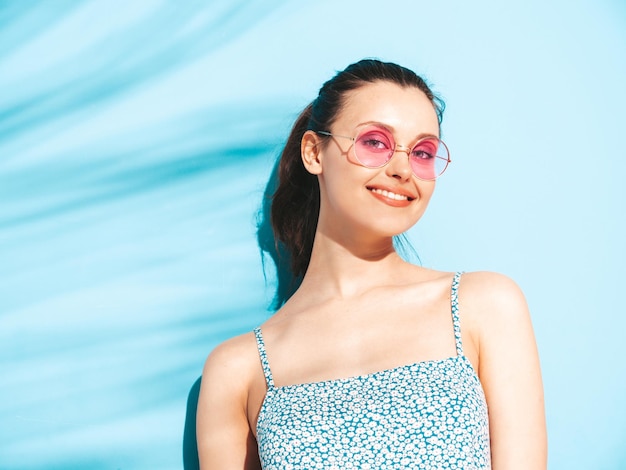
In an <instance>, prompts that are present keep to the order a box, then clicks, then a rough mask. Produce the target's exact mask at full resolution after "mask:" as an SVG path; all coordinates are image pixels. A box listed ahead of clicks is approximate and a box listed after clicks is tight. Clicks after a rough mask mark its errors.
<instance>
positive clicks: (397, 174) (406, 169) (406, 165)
mask: <svg viewBox="0 0 626 470" xmlns="http://www.w3.org/2000/svg"><path fill="white" fill-rule="evenodd" d="M403 153H404V154H406V157H405V155H402V154H403ZM410 154H411V149H410V148H408V147H403V146H401V145H396V148H395V149H394V151H393V155H392V156H391V160H389V163H388V164H387V174H388V175H389V176H391V177H393V178H397V179H400V180H403V181H405V180H408V179H410V178H411V175H412V174H413V169H412V168H411V164H410V162H409V158H410V157H409V155H410Z"/></svg>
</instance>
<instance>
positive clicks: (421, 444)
mask: <svg viewBox="0 0 626 470" xmlns="http://www.w3.org/2000/svg"><path fill="white" fill-rule="evenodd" d="M460 277H461V273H457V274H456V275H455V276H454V279H453V281H452V291H451V306H452V320H453V325H454V336H455V342H456V356H454V357H450V358H447V359H442V360H436V361H425V362H418V363H415V364H409V365H406V366H400V367H395V368H393V369H387V370H383V371H380V372H374V373H371V374H366V375H361V376H357V377H350V378H345V379H337V380H327V381H323V382H313V383H304V384H297V385H286V386H284V387H276V386H274V380H273V378H272V372H271V370H270V366H269V362H268V360H267V354H266V352H265V345H264V343H263V336H262V334H261V329H260V328H256V329H255V330H254V333H255V335H256V341H257V346H258V349H259V355H260V358H261V364H262V366H263V372H264V374H265V379H266V382H267V393H266V396H265V399H264V401H263V405H262V406H261V410H260V413H259V417H258V422H257V441H258V449H259V457H260V460H261V465H262V467H263V469H266V470H267V469H281V470H296V469H307V470H309V469H318V468H319V469H338V470H339V469H341V470H344V469H376V470H379V469H380V470H384V469H405V468H406V469H425V470H426V469H463V470H471V469H488V468H491V463H490V448H489V425H488V416H487V404H486V402H485V396H484V393H483V389H482V386H481V384H480V381H479V379H478V376H477V375H476V372H475V371H474V368H473V367H472V365H471V363H470V361H469V360H468V359H467V357H466V356H465V355H464V354H463V345H462V343H461V329H460V324H459V309H458V298H457V290H458V286H459V279H460Z"/></svg>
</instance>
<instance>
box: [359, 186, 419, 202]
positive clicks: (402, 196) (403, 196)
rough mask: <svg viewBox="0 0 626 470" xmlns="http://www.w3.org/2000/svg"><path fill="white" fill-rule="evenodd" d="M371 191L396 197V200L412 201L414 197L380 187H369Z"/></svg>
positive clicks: (390, 197) (387, 196)
mask: <svg viewBox="0 0 626 470" xmlns="http://www.w3.org/2000/svg"><path fill="white" fill-rule="evenodd" d="M368 189H369V190H370V191H371V192H373V193H376V194H380V195H381V196H384V197H386V198H389V199H394V200H396V201H412V200H413V198H411V197H408V196H405V195H404V194H397V193H393V192H391V191H387V190H386V189H378V188H368Z"/></svg>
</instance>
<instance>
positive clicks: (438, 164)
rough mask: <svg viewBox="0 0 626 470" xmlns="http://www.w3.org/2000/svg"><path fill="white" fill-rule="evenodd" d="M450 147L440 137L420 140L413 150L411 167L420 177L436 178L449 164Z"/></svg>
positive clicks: (425, 178)
mask: <svg viewBox="0 0 626 470" xmlns="http://www.w3.org/2000/svg"><path fill="white" fill-rule="evenodd" d="M449 157H450V155H449V154H448V148H447V147H446V145H445V144H444V143H443V142H442V141H440V140H439V139H435V138H433V139H430V138H429V139H424V140H420V141H419V142H418V143H417V145H416V146H415V147H413V150H412V151H411V158H410V161H411V168H413V172H414V173H415V175H416V176H417V177H418V178H421V179H424V180H434V179H435V178H437V177H438V176H440V175H441V174H442V173H443V172H444V171H445V169H446V167H447V166H448V159H449Z"/></svg>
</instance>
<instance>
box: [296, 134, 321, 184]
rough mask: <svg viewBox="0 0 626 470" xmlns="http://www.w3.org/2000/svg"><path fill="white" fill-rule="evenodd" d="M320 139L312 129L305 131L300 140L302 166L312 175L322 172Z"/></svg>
mask: <svg viewBox="0 0 626 470" xmlns="http://www.w3.org/2000/svg"><path fill="white" fill-rule="evenodd" d="M321 150H322V141H321V139H320V137H319V136H318V135H317V134H316V133H315V132H313V131H306V132H305V133H304V135H303V136H302V141H301V142H300V154H301V155H302V163H303V164H304V168H306V170H307V171H308V172H309V173H311V174H312V175H319V174H320V173H322V157H321V153H322V152H321Z"/></svg>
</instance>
